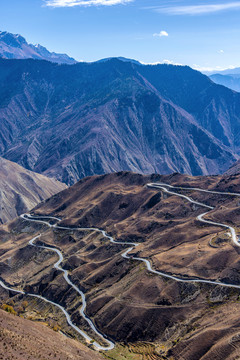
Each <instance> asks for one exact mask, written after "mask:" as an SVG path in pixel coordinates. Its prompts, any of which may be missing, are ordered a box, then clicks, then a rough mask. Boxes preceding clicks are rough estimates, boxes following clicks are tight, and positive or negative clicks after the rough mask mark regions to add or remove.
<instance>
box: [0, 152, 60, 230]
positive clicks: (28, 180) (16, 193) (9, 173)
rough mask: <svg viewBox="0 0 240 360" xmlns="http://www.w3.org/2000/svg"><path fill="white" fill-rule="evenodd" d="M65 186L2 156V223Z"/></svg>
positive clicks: (0, 201)
mask: <svg viewBox="0 0 240 360" xmlns="http://www.w3.org/2000/svg"><path fill="white" fill-rule="evenodd" d="M65 188H66V186H65V184H62V183H60V182H59V181H56V180H54V179H49V178H47V177H46V176H43V175H40V174H36V173H33V172H32V171H28V170H26V169H24V168H23V167H21V166H19V165H18V164H15V163H13V162H11V161H8V160H5V159H3V158H0V204H1V206H0V223H5V222H7V221H10V220H12V219H14V218H15V217H17V216H18V215H20V214H22V213H24V212H26V211H28V210H30V209H32V208H33V207H34V206H36V205H37V204H38V203H40V202H41V201H42V200H45V199H47V198H49V197H50V196H52V195H54V194H56V193H57V192H59V191H61V190H64V189H65Z"/></svg>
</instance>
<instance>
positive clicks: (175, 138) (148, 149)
mask: <svg viewBox="0 0 240 360" xmlns="http://www.w3.org/2000/svg"><path fill="white" fill-rule="evenodd" d="M0 120H1V121H0V155H1V156H3V157H5V158H7V159H9V160H12V161H15V162H17V163H19V164H21V165H22V166H24V167H26V168H28V169H31V170H34V171H36V172H39V173H43V174H45V175H49V176H53V177H56V178H58V179H59V180H61V181H64V182H65V183H67V184H73V183H74V182H76V181H77V180H78V179H80V178H82V177H85V176H88V175H93V174H102V173H107V172H114V171H118V170H132V171H136V172H141V173H154V172H159V173H171V172H174V171H177V172H181V173H188V174H194V175H200V174H217V173H222V172H224V171H225V170H227V169H228V168H229V166H230V165H231V164H233V163H234V162H235V161H236V160H238V159H239V155H240V94H238V93H234V92H232V91H231V90H229V89H227V88H224V87H222V86H219V85H216V84H214V83H213V82H212V81H211V80H210V79H209V78H208V77H207V76H204V75H202V74H201V73H199V72H197V71H194V70H192V69H191V68H189V67H183V66H172V65H154V66H146V65H138V64H134V63H132V62H127V61H121V60H119V59H110V60H108V61H104V62H97V63H78V64H75V65H71V66H67V65H64V66H58V65H57V64H53V63H50V62H44V61H36V60H31V59H30V60H21V61H20V60H4V59H1V60H0Z"/></svg>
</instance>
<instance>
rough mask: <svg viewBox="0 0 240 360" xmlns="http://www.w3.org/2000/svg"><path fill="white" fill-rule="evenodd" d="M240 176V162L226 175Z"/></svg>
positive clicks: (226, 172)
mask: <svg viewBox="0 0 240 360" xmlns="http://www.w3.org/2000/svg"><path fill="white" fill-rule="evenodd" d="M236 174H240V161H237V162H236V163H234V164H233V165H232V166H231V167H230V168H229V169H228V170H227V171H225V173H224V175H236Z"/></svg>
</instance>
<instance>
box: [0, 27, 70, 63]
mask: <svg viewBox="0 0 240 360" xmlns="http://www.w3.org/2000/svg"><path fill="white" fill-rule="evenodd" d="M0 57H1V58H3V59H38V60H48V61H52V62H55V63H58V64H75V63H76V60H75V59H73V58H71V57H69V56H68V55H66V54H57V53H55V52H50V51H48V50H47V49H46V48H45V47H43V46H41V45H32V44H29V43H27V41H26V40H25V39H24V37H22V36H21V35H18V34H17V35H15V34H11V33H9V32H6V31H0Z"/></svg>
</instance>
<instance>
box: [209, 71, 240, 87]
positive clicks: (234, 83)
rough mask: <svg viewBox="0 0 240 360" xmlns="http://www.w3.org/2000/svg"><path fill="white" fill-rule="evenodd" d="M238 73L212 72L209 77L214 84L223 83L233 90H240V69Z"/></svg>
mask: <svg viewBox="0 0 240 360" xmlns="http://www.w3.org/2000/svg"><path fill="white" fill-rule="evenodd" d="M238 71H239V73H238V74H231V73H230V74H226V75H225V74H222V73H220V74H213V75H211V76H210V79H211V80H213V81H214V82H215V83H216V84H219V85H223V86H226V87H228V88H229V89H232V90H234V91H238V92H240V70H239V69H238Z"/></svg>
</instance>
